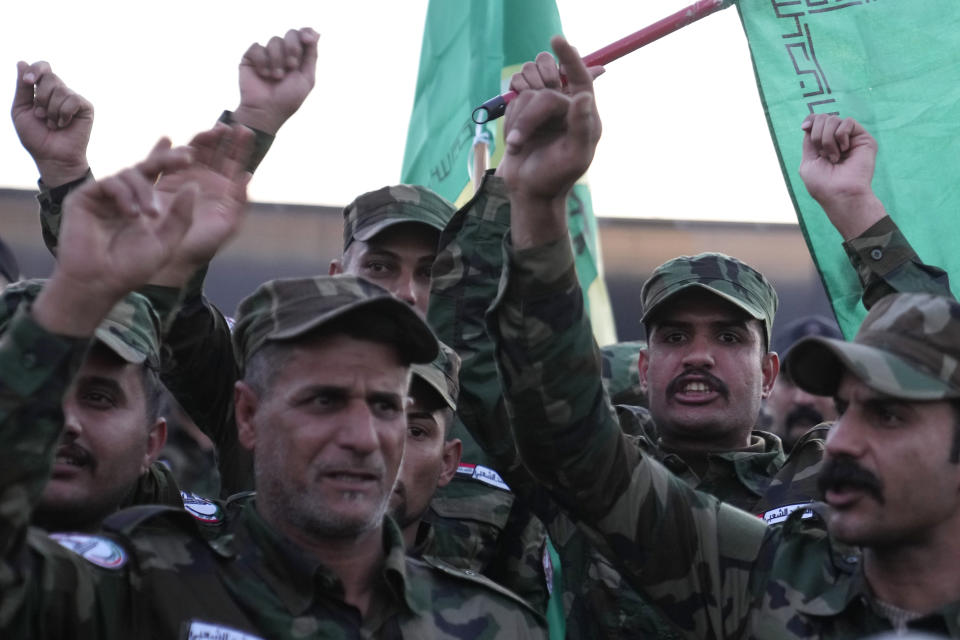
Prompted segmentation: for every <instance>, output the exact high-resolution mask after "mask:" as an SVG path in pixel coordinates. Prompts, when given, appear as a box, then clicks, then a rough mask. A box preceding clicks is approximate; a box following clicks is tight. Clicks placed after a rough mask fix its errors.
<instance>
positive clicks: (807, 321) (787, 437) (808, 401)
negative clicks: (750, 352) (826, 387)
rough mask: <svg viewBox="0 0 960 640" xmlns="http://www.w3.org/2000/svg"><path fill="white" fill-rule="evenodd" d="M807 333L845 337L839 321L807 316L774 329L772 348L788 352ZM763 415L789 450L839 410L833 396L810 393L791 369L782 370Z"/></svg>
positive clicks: (829, 336) (782, 354) (828, 336)
mask: <svg viewBox="0 0 960 640" xmlns="http://www.w3.org/2000/svg"><path fill="white" fill-rule="evenodd" d="M807 336H824V337H827V338H841V337H842V336H841V334H840V329H839V328H838V327H837V323H836V321H832V320H829V319H827V318H824V317H821V316H806V317H803V318H798V319H796V320H794V321H793V322H791V323H790V324H788V325H787V326H786V327H784V328H783V329H782V330H780V331H778V332H777V331H775V332H774V337H773V350H774V351H776V352H777V353H778V354H780V355H781V356H786V354H787V352H788V351H789V349H790V348H791V347H792V346H793V345H794V344H795V343H796V342H797V341H799V340H800V339H801V338H805V337H807ZM763 416H764V418H766V419H767V420H768V421H769V423H768V424H765V425H764V426H765V428H768V429H769V430H770V431H771V432H773V433H775V434H776V435H777V436H779V437H780V440H781V441H782V442H783V448H784V450H785V451H787V452H789V451H790V450H791V449H793V446H794V445H795V444H796V443H797V440H799V439H800V436H802V435H803V434H804V433H806V432H807V431H809V430H810V429H812V428H813V427H815V426H817V425H818V424H821V423H823V422H827V421H833V420H835V419H836V417H837V412H836V410H835V409H834V406H833V401H832V400H831V399H830V398H823V397H820V396H815V395H812V394H809V393H807V392H806V391H804V390H803V389H801V388H799V387H798V386H797V385H795V384H794V383H793V381H792V380H791V379H790V375H789V373H788V372H786V371H783V370H781V371H780V375H778V376H777V379H776V381H775V382H774V383H773V389H772V390H771V391H770V395H769V397H767V400H766V402H765V403H764V405H763Z"/></svg>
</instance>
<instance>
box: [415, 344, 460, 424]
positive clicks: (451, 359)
mask: <svg viewBox="0 0 960 640" xmlns="http://www.w3.org/2000/svg"><path fill="white" fill-rule="evenodd" d="M439 345H440V352H439V353H438V354H437V357H436V358H434V359H433V362H431V363H429V364H415V365H413V366H412V367H411V370H412V371H413V375H415V376H417V377H418V378H420V379H421V380H423V381H424V382H426V383H427V384H428V385H430V388H431V389H433V390H434V391H436V392H437V393H439V394H440V397H441V398H443V400H444V402H446V403H447V406H448V407H450V408H451V409H453V410H454V411H456V410H457V396H459V395H460V356H458V355H457V352H456V351H454V350H453V349H451V348H450V347H448V346H447V345H445V344H444V343H442V342H440V343H439Z"/></svg>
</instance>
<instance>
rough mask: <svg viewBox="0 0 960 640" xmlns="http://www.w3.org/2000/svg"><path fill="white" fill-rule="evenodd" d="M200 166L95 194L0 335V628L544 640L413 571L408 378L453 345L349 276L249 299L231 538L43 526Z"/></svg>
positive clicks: (508, 608)
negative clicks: (38, 517) (94, 355)
mask: <svg viewBox="0 0 960 640" xmlns="http://www.w3.org/2000/svg"><path fill="white" fill-rule="evenodd" d="M190 162H191V158H190V154H188V153H187V152H185V151H183V150H173V151H171V150H169V149H167V148H165V147H163V146H160V145H158V147H157V148H156V149H155V150H154V152H152V153H151V155H150V157H148V159H147V160H146V161H145V162H144V163H141V165H138V167H136V168H135V169H132V170H128V171H125V172H124V173H122V174H121V175H120V176H118V177H115V178H108V179H106V180H103V181H101V182H98V183H93V182H90V183H87V184H85V185H83V186H82V187H80V188H79V189H78V190H77V191H76V192H75V193H74V194H73V195H72V196H71V198H70V199H69V200H68V201H67V202H66V207H67V212H66V214H65V216H64V226H63V231H62V236H61V244H60V251H59V258H60V260H59V262H58V264H57V267H56V270H55V272H54V275H53V277H52V278H51V279H50V281H49V283H48V284H47V285H46V286H45V287H44V288H43V289H42V290H41V291H40V293H39V294H38V296H37V297H36V300H35V301H34V303H33V304H31V305H21V307H20V308H18V310H17V312H16V314H15V315H14V318H13V319H12V320H11V321H10V325H9V327H8V329H7V332H6V333H5V334H4V336H3V339H2V340H0V363H2V366H0V427H2V428H0V440H2V441H3V442H2V446H0V456H3V460H0V469H2V472H0V473H2V477H3V482H0V504H2V505H3V508H2V509H0V513H2V515H0V550H2V558H3V559H2V561H0V562H2V567H0V592H2V593H3V608H2V611H0V635H2V636H3V637H18V638H19V637H23V638H27V637H30V638H62V637H71V638H106V639H109V638H130V637H136V638H140V637H218V638H260V637H269V638H276V637H361V636H363V637H430V638H476V637H491V638H544V637H545V632H543V630H542V623H541V621H540V619H539V618H538V617H537V616H536V614H535V613H533V612H532V610H530V609H529V608H528V607H527V605H525V604H524V603H523V602H522V601H521V600H520V599H519V598H518V597H516V596H514V595H513V594H511V593H509V592H507V591H506V590H504V589H502V588H500V587H496V586H495V585H493V584H492V583H489V582H488V581H486V580H484V579H482V578H479V577H475V576H471V575H468V574H466V573H464V572H459V571H457V570H455V569H453V568H452V567H449V566H446V565H441V564H439V563H431V562H430V560H429V559H427V560H426V561H425V562H420V561H417V560H413V559H410V558H408V557H407V556H406V553H405V549H404V544H403V539H402V536H401V533H400V531H399V528H398V527H397V526H396V524H395V523H394V522H393V521H392V520H391V519H389V518H388V517H386V515H385V514H386V510H387V506H388V502H389V500H390V496H391V494H392V490H393V486H394V482H395V480H396V477H397V473H398V471H399V467H400V463H401V460H402V458H403V451H404V444H405V440H406V432H407V420H406V415H405V413H404V409H405V405H406V402H407V400H406V398H407V391H408V386H409V382H410V380H409V377H410V369H409V367H410V364H412V363H427V362H429V361H430V360H431V359H433V358H435V357H436V355H437V341H436V338H435V337H434V336H433V334H432V332H431V331H430V329H429V327H428V326H427V325H426V324H425V323H424V321H423V320H422V318H420V317H419V316H418V314H417V313H416V312H415V311H414V310H413V309H411V308H410V307H409V306H408V305H406V304H404V303H403V302H400V301H399V300H397V299H395V298H394V297H392V296H391V295H390V294H389V293H388V292H387V291H386V290H384V289H381V288H380V287H378V286H376V285H374V284H371V283H368V282H366V281H363V280H360V279H358V278H355V277H351V276H337V277H326V276H324V277H317V278H300V279H291V280H279V281H271V282H269V283H266V284H264V285H262V286H261V287H259V288H258V289H257V290H256V291H255V292H254V293H253V294H252V295H251V296H249V297H248V298H246V299H245V300H244V301H243V302H242V303H241V305H240V309H239V311H238V314H237V324H236V331H235V334H234V337H235V339H236V343H237V344H236V351H237V353H239V354H241V365H242V367H243V379H242V381H239V382H237V384H236V387H235V388H236V415H237V425H238V429H239V437H240V439H241V442H242V444H243V445H244V446H245V447H248V448H249V449H251V450H252V451H254V452H255V455H254V461H255V472H256V480H257V486H258V489H259V492H258V494H257V495H256V496H250V495H247V496H238V497H236V498H235V499H234V500H233V501H231V502H230V503H229V504H228V505H227V508H226V511H227V516H226V517H225V519H224V522H223V523H221V524H222V526H221V527H218V528H214V529H210V530H203V531H201V530H200V528H198V526H197V523H196V521H195V520H194V519H193V518H192V517H191V516H190V515H189V514H187V513H185V512H184V511H183V510H182V509H175V508H170V507H165V506H156V505H147V506H139V507H135V508H133V509H130V510H124V511H121V512H118V513H116V514H113V515H111V516H110V517H108V518H107V519H106V521H105V522H104V525H103V529H102V532H100V533H98V534H96V535H87V534H53V535H50V536H47V535H46V534H45V533H44V532H42V531H39V530H37V529H33V528H30V527H29V526H28V523H29V518H30V516H31V513H32V511H33V510H34V509H35V508H36V505H37V502H38V500H39V497H40V491H41V490H42V487H43V484H44V483H45V482H46V481H47V480H48V478H49V476H50V473H51V470H54V471H55V470H56V467H57V465H58V464H59V463H58V461H56V460H55V459H54V456H53V455H52V454H53V450H54V448H55V447H56V443H57V441H58V438H59V436H60V432H61V431H62V430H63V424H64V419H63V415H62V413H61V404H60V396H62V395H63V393H64V392H65V390H66V389H67V388H68V386H69V385H70V384H71V382H72V380H73V379H74V378H75V374H76V371H77V366H78V364H79V362H80V361H81V359H82V357H83V356H84V355H85V353H86V351H87V350H88V349H89V348H90V347H91V344H92V342H93V337H94V335H95V332H96V330H97V327H98V326H99V325H100V324H101V322H102V321H103V319H104V318H105V317H108V314H110V313H112V312H111V309H115V310H116V312H117V313H120V314H124V313H129V310H127V309H125V308H124V307H123V303H122V302H121V307H120V308H119V309H117V308H116V307H115V305H116V303H117V302H118V301H122V300H123V299H124V296H126V295H128V294H129V292H130V291H131V290H132V289H135V288H137V287H139V286H141V285H142V284H144V283H145V282H146V281H148V280H149V279H150V278H151V277H152V276H153V275H154V273H155V272H156V270H157V269H158V268H161V267H162V266H163V265H165V263H166V262H167V261H168V260H169V259H170V256H171V255H172V254H174V253H175V251H174V247H175V246H176V244H177V243H178V242H180V241H182V239H183V237H184V235H185V233H186V232H187V231H188V228H189V224H190V217H191V216H192V215H193V213H194V211H193V209H194V202H195V198H196V197H197V192H198V190H197V189H196V188H195V187H194V186H192V185H189V184H184V185H183V186H182V188H181V189H180V190H179V191H178V192H177V194H176V196H175V197H174V198H173V200H172V204H170V205H169V207H167V206H164V205H162V204H160V205H158V202H160V198H158V197H157V193H156V191H157V189H158V188H159V187H158V186H157V185H155V184H154V182H155V180H156V177H157V175H158V174H159V173H160V172H161V171H163V172H168V171H173V170H175V169H176V168H177V166H179V165H178V163H180V164H189V163H190ZM110 328H111V329H112V328H113V327H110ZM110 344H111V348H114V343H113V342H111V343H110ZM121 350H122V351H123V352H124V358H128V357H129V358H134V357H135V355H136V354H135V353H131V351H132V350H130V349H121ZM131 364H132V363H131Z"/></svg>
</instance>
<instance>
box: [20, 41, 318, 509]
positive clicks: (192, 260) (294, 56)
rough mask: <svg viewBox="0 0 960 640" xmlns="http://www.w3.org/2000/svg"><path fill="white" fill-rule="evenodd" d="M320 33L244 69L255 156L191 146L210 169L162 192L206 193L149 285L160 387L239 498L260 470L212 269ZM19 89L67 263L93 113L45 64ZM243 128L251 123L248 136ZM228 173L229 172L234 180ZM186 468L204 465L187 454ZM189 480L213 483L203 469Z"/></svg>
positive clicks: (263, 51)
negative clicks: (241, 416)
mask: <svg viewBox="0 0 960 640" xmlns="http://www.w3.org/2000/svg"><path fill="white" fill-rule="evenodd" d="M318 37H319V36H318V35H317V34H316V32H314V31H313V29H310V28H304V29H291V30H289V31H288V32H287V33H286V34H285V35H284V36H283V37H282V38H281V37H279V36H276V37H274V38H272V39H271V41H270V42H269V43H268V44H267V45H260V44H256V43H254V44H252V45H251V46H250V47H249V48H248V49H247V51H246V52H245V53H244V55H243V58H242V60H241V62H240V66H239V74H238V76H239V89H240V103H239V105H238V106H237V108H236V109H235V110H234V111H232V112H231V111H225V112H224V113H223V115H222V116H221V118H220V122H221V123H222V124H220V125H219V126H220V127H223V126H225V125H226V126H229V127H230V128H231V129H232V130H233V131H234V132H235V133H236V134H237V135H243V136H246V135H252V137H253V140H252V143H251V142H249V141H248V142H247V143H246V144H248V145H249V144H252V147H253V148H252V150H251V149H249V148H247V149H245V151H244V153H245V154H246V155H245V156H244V158H243V159H242V160H241V159H239V158H230V159H229V161H228V162H227V163H223V162H220V161H217V160H216V158H217V157H218V154H221V153H222V152H223V151H224V149H225V148H229V147H230V146H231V145H230V144H223V142H225V141H224V140H223V139H222V138H215V139H211V138H210V136H209V134H207V135H206V137H198V138H195V139H194V141H193V142H192V143H191V144H192V145H193V146H194V148H195V151H196V153H197V156H198V158H199V159H201V162H199V163H196V164H194V165H193V166H192V167H191V168H190V172H191V173H190V175H189V176H182V175H181V176H171V177H169V178H166V179H165V180H163V181H161V185H162V186H163V188H162V189H161V190H160V192H161V195H163V194H165V193H166V192H167V191H168V190H172V191H176V188H177V186H178V184H179V183H180V182H181V181H182V180H183V179H191V180H194V181H195V182H196V184H197V185H198V186H199V187H200V189H201V196H202V197H201V199H200V202H201V203H208V204H209V205H211V206H207V207H200V208H198V211H197V215H196V217H195V220H194V224H193V226H192V227H191V230H190V233H189V234H188V237H187V238H186V239H185V240H184V241H183V242H182V243H180V245H179V246H178V247H177V255H175V256H174V257H173V259H171V260H170V261H169V262H168V264H167V265H166V267H165V268H164V269H163V270H162V271H160V272H158V273H157V274H155V276H154V278H153V279H152V280H151V282H149V283H147V284H145V285H144V286H143V287H142V288H141V289H140V291H139V292H140V293H142V294H143V295H144V296H146V297H147V298H148V299H149V300H150V302H151V304H152V305H153V307H154V309H155V310H156V312H157V314H158V315H159V316H160V319H161V323H162V326H163V328H164V330H165V335H164V344H163V347H162V348H163V353H162V354H161V355H162V358H161V360H162V369H161V372H160V374H161V380H162V381H163V383H164V385H165V386H166V387H167V388H168V389H169V390H170V392H171V393H172V395H173V396H174V398H176V400H177V402H178V403H179V404H180V405H181V406H182V407H183V409H184V410H185V411H186V413H187V415H188V416H189V417H190V418H191V419H192V420H193V421H194V423H195V424H196V425H197V426H198V427H199V428H200V429H201V430H202V431H203V432H204V433H206V434H207V435H208V436H209V437H210V439H211V440H212V441H214V442H215V443H217V445H218V446H219V451H218V455H219V463H220V468H221V472H222V476H223V477H222V483H221V482H218V479H217V478H216V472H215V471H214V472H213V473H212V477H208V478H207V482H206V484H208V485H213V486H215V485H217V484H221V492H222V494H223V495H224V496H229V495H231V494H232V493H233V492H235V491H240V490H244V489H249V488H250V486H249V483H248V482H249V481H250V479H251V475H250V472H249V469H250V466H251V463H250V458H249V456H248V455H246V452H245V450H244V449H243V448H242V447H240V446H239V445H238V444H237V442H236V437H235V435H234V433H235V432H236V429H235V427H234V426H233V423H232V421H231V418H230V416H231V413H230V412H231V408H232V406H233V381H234V380H235V379H236V376H237V366H236V362H235V359H234V357H233V352H232V349H231V348H230V331H229V328H228V327H227V323H226V321H225V319H224V317H223V316H222V314H221V313H220V312H219V311H218V310H217V309H215V308H214V307H213V305H212V304H210V303H209V301H208V300H207V299H206V298H205V296H204V295H203V282H204V277H205V275H206V270H207V266H208V264H209V262H210V260H211V259H212V258H213V256H214V255H215V253H216V251H217V250H218V249H219V248H220V247H222V246H223V245H224V244H225V243H226V241H227V240H229V239H230V238H231V237H232V236H233V235H234V234H235V233H236V232H237V231H238V230H239V225H240V222H241V221H242V218H243V213H244V205H245V203H246V200H245V199H240V198H238V197H237V193H238V191H239V187H240V186H241V185H240V178H241V177H242V178H243V181H244V182H245V181H246V180H247V179H249V176H244V175H243V172H242V171H235V170H234V165H235V163H236V162H241V165H240V166H241V168H243V169H246V170H247V171H248V172H250V173H252V172H253V171H254V170H255V169H256V168H257V166H258V165H259V163H260V161H261V160H262V159H263V157H264V156H265V154H266V153H267V151H268V149H269V148H270V145H271V144H272V142H273V139H274V136H275V135H276V133H277V132H278V131H279V129H280V128H281V127H282V125H283V124H284V123H285V121H286V120H287V119H288V118H289V117H290V116H291V115H292V114H293V113H295V112H296V111H297V109H298V108H299V107H300V105H301V104H302V103H303V101H304V100H305V99H306V97H307V95H309V93H310V91H311V89H312V88H313V85H314V80H315V71H316V60H317V39H318ZM17 75H18V82H17V91H16V93H15V95H14V100H13V107H12V109H11V114H12V117H13V122H14V127H15V129H16V131H17V135H18V136H19V138H20V141H21V142H22V143H23V146H24V148H25V149H26V150H27V151H28V152H29V153H30V155H31V157H32V158H33V160H34V162H35V163H36V165H37V170H38V171H39V173H40V180H39V182H38V185H39V189H40V193H39V195H38V196H37V199H38V201H39V203H40V223H41V229H42V231H43V239H44V242H45V243H46V245H47V248H48V249H50V251H51V253H53V254H54V255H56V254H57V245H58V236H59V232H60V224H61V220H62V212H63V203H64V200H65V198H66V196H67V195H68V194H69V193H70V192H71V191H72V190H74V189H76V188H78V187H79V186H81V185H83V184H85V183H86V182H88V181H90V180H92V179H93V175H92V173H91V170H90V167H89V164H88V162H87V155H86V152H87V143H88V141H89V138H90V132H91V129H92V126H93V105H91V104H90V102H89V101H87V100H86V99H84V98H83V96H81V95H79V94H78V93H76V92H75V91H73V90H71V89H70V88H69V87H68V86H67V85H66V84H65V83H64V82H63V80H62V79H60V78H59V77H58V76H57V75H56V74H54V73H53V71H52V69H51V68H50V65H49V64H48V63H46V62H36V63H33V64H30V65H28V64H26V63H19V64H18V68H17ZM240 125H243V126H242V127H241V126H240ZM228 174H229V175H228ZM175 457H176V458H178V459H183V460H188V459H199V460H200V461H206V460H207V457H206V456H199V457H198V456H194V455H192V454H189V453H186V454H183V455H181V456H175ZM182 472H183V473H184V474H191V475H194V476H202V475H203V473H204V471H203V470H202V469H199V470H198V469H192V470H190V471H189V472H187V471H182Z"/></svg>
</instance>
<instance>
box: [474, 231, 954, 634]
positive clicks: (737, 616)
mask: <svg viewBox="0 0 960 640" xmlns="http://www.w3.org/2000/svg"><path fill="white" fill-rule="evenodd" d="M508 251H509V249H508ZM500 292H501V294H500V296H499V297H498V299H497V301H496V302H495V304H494V307H493V309H492V311H491V313H490V315H489V316H488V329H489V331H490V333H491V336H492V337H493V340H494V342H495V344H496V356H497V362H498V365H499V367H500V372H501V376H502V378H503V389H504V390H505V403H506V406H507V411H508V414H509V416H510V418H511V420H512V426H513V433H514V439H515V442H516V445H517V447H518V449H519V452H520V455H521V456H522V460H523V462H524V464H525V465H526V467H527V468H528V469H529V470H530V472H531V473H532V474H533V475H534V476H535V477H536V479H537V481H538V482H539V483H541V484H542V485H543V486H544V487H545V488H546V489H547V490H549V491H550V492H551V493H552V495H553V496H554V498H555V499H556V501H557V502H558V504H560V505H561V507H562V508H563V509H564V510H566V511H568V512H569V513H570V514H571V516H572V517H573V518H575V519H576V520H577V522H578V525H579V526H580V527H581V528H584V529H587V530H589V531H590V532H591V533H592V535H594V536H595V537H597V538H599V539H600V540H602V542H603V544H602V545H598V549H600V550H601V551H604V552H605V553H607V554H608V555H609V558H610V560H611V562H612V563H613V564H614V565H615V566H616V567H617V568H618V569H619V570H620V572H621V575H622V576H623V578H624V579H625V580H626V581H627V582H629V583H630V584H631V585H632V586H633V587H634V588H636V589H638V590H639V591H640V592H641V593H642V594H643V595H644V596H645V598H646V599H647V600H648V601H649V602H650V603H652V604H653V605H655V606H656V607H657V609H658V610H659V611H660V612H661V614H662V615H664V616H665V617H666V618H667V619H668V620H669V621H670V622H671V623H672V624H673V626H674V628H675V629H677V630H679V631H681V632H682V633H683V635H684V637H688V638H701V639H702V638H726V637H746V638H778V639H781V638H849V637H862V636H864V635H868V634H870V633H874V632H879V631H882V630H889V629H891V625H890V623H889V622H888V621H887V620H886V619H885V618H884V617H883V616H882V615H881V614H879V613H878V612H877V609H876V607H874V606H872V605H871V602H872V600H871V596H870V592H869V589H868V588H867V585H866V582H865V580H864V578H863V574H862V569H861V562H860V556H859V554H857V553H849V552H848V550H846V549H840V548H839V547H838V546H836V545H834V544H832V543H831V540H830V538H829V536H828V535H827V534H826V532H825V531H824V530H823V527H822V526H820V525H818V524H816V523H815V522H814V520H815V519H814V518H804V515H805V512H804V511H801V510H798V511H796V512H795V513H794V514H793V515H791V516H790V517H789V518H788V519H787V520H786V522H785V523H784V525H783V526H781V527H768V526H767V525H766V524H765V523H764V522H763V521H761V520H760V519H759V518H757V517H756V516H753V515H750V514H748V513H744V512H743V511H740V510H738V509H735V508H733V507H731V506H729V505H726V504H723V503H721V502H720V501H718V500H717V499H716V498H714V497H713V496H710V495H707V494H705V493H703V492H699V491H696V490H694V489H692V488H691V487H690V486H688V485H687V484H686V483H685V482H683V481H682V480H680V479H679V478H677V477H676V476H674V475H672V474H671V473H670V472H669V471H667V470H666V469H665V468H664V467H663V466H662V465H661V464H660V463H658V462H657V461H655V460H653V459H652V458H651V457H650V456H647V455H645V454H644V453H643V451H642V450H641V449H640V448H638V447H636V446H633V443H632V442H631V441H630V438H629V437H628V436H626V435H624V434H623V433H622V431H621V429H620V426H619V424H618V423H617V420H616V417H615V414H614V412H613V410H612V407H611V406H610V404H609V401H608V400H607V397H606V395H605V393H604V392H603V388H602V385H601V382H600V360H599V357H598V354H597V349H596V346H595V345H594V343H593V338H592V334H591V330H590V325H589V319H588V318H587V317H586V316H585V314H584V311H583V305H582V296H581V294H580V291H579V285H578V283H577V279H576V273H575V270H574V265H573V254H572V252H571V250H570V247H569V246H568V243H566V242H565V241H564V242H554V243H550V244H546V245H543V246H540V247H536V248H533V249H529V250H525V251H518V252H515V253H513V252H510V257H509V267H508V269H506V270H505V273H504V280H503V281H502V282H501V285H500ZM911 626H916V627H917V628H925V629H934V630H938V631H939V632H941V633H949V634H951V635H954V636H957V635H960V603H953V604H951V605H948V606H947V607H944V608H943V609H942V610H941V611H939V612H937V613H935V614H933V615H930V616H927V617H925V618H923V619H922V620H919V621H917V622H916V623H915V624H912V625H911Z"/></svg>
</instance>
